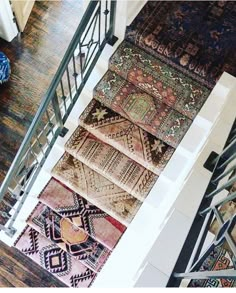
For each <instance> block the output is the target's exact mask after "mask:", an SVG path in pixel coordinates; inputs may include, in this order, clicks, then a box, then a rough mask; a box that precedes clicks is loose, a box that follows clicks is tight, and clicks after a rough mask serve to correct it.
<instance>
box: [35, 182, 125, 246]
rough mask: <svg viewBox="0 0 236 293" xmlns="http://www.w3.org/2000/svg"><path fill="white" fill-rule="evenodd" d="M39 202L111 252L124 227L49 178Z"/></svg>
mask: <svg viewBox="0 0 236 293" xmlns="http://www.w3.org/2000/svg"><path fill="white" fill-rule="evenodd" d="M39 200H40V201H41V202H42V203H44V204H45V205H47V206H48V207H50V208H51V209H52V210H54V211H55V212H56V213H57V214H59V215H61V216H62V217H63V218H66V219H68V220H70V221H71V222H72V223H73V224H74V225H76V226H77V227H79V228H81V229H83V230H84V231H85V232H86V233H87V234H89V235H90V236H92V237H93V238H94V239H96V240H97V241H99V242H101V243H102V244H103V245H105V246H106V247H107V248H108V249H110V250H113V249H114V247H115V245H116V244H117V242H118V241H119V239H120V237H121V236H122V234H123V233H124V231H125V229H126V227H125V226H124V225H122V224H121V223H119V222H118V221H117V220H115V219H114V218H112V217H111V216H109V215H108V214H106V213H105V212H104V211H102V210H100V209H99V208H98V207H96V206H95V205H93V204H91V203H90V202H88V201H87V200H86V199H85V198H83V197H82V196H80V195H79V194H77V193H75V192H74V191H72V190H71V189H69V188H68V187H66V186H64V185H62V184H61V183H60V182H58V181H57V180H55V179H54V178H51V179H50V181H49V182H48V184H47V185H46V187H45V188H44V190H43V191H42V192H41V193H40V195H39Z"/></svg>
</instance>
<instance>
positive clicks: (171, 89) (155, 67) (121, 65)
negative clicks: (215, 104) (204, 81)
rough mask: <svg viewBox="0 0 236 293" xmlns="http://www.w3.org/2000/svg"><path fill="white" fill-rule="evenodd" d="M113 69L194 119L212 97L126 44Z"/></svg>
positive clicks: (201, 88) (112, 64) (114, 58)
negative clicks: (208, 98) (209, 97)
mask: <svg viewBox="0 0 236 293" xmlns="http://www.w3.org/2000/svg"><path fill="white" fill-rule="evenodd" d="M109 69H110V70H112V71H114V72H116V73H117V74H118V75H120V76H122V77H123V78H125V79H126V80H128V81H130V82H131V83H132V84H134V85H135V86H136V87H138V88H140V89H142V90H144V91H145V92H146V93H148V94H149V95H151V96H153V97H155V98H157V99H158V100H160V101H162V102H164V103H165V104H167V105H169V106H170V107H172V108H174V109H175V110H177V111H178V112H180V113H182V114H183V115H185V116H187V117H189V118H190V119H193V118H194V117H195V116H196V115H197V113H198V112H199V110H200V109H201V107H202V105H203V104H204V102H205V101H206V99H207V97H208V96H209V90H208V89H207V88H205V87H203V86H201V85H200V84H198V83H197V82H196V81H194V80H193V79H191V78H189V77H187V76H186V75H184V74H183V73H181V72H179V71H177V70H176V69H174V68H173V67H170V66H168V65H167V64H165V63H164V62H162V61H160V60H158V59H156V58H154V57H152V56H151V55H150V54H147V53H145V52H144V51H143V50H141V49H139V48H138V47H136V46H134V45H132V44H131V43H129V42H126V41H124V42H122V44H121V45H120V46H119V48H118V49H117V51H116V52H115V53H114V55H113V56H112V57H111V59H110V61H109Z"/></svg>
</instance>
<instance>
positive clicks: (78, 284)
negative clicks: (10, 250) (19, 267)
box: [15, 226, 96, 288]
mask: <svg viewBox="0 0 236 293" xmlns="http://www.w3.org/2000/svg"><path fill="white" fill-rule="evenodd" d="M15 247H16V248H17V249H19V250H20V251H21V252H22V253H23V254H25V255H26V256H28V257H29V258H31V259H32V260H33V261H35V262H36V263H37V264H39V265H40V266H41V267H42V268H44V269H45V270H47V271H48V272H49V273H51V274H53V275H54V276H55V277H56V278H58V279H59V280H60V281H62V282H63V283H65V284H66V285H68V286H69V287H74V288H86V287H89V286H90V285H91V283H92V281H93V280H94V278H95V277H96V274H95V273H94V272H93V271H92V270H90V269H89V268H87V267H86V266H84V265H83V264H82V263H81V262H79V261H78V260H76V259H75V258H74V257H71V256H70V254H68V253H67V252H65V251H64V250H63V249H61V248H59V247H58V245H57V244H53V243H52V242H51V241H50V240H48V239H47V238H45V237H44V236H43V235H42V234H40V233H39V232H37V231H35V230H34V229H32V228H31V227H29V226H27V227H26V228H25V230H24V231H23V232H22V234H21V235H20V237H19V238H18V240H17V241H16V243H15Z"/></svg>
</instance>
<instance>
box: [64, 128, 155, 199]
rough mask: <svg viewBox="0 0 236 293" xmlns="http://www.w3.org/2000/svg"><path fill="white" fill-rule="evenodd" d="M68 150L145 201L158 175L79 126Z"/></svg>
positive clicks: (69, 141) (69, 143) (68, 145)
mask: <svg viewBox="0 0 236 293" xmlns="http://www.w3.org/2000/svg"><path fill="white" fill-rule="evenodd" d="M65 150H66V151H67V152H68V153H69V154H71V155H72V156H73V157H75V158H76V159H78V160H80V161H81V162H82V163H84V164H86V165H87V166H89V167H90V168H91V169H93V170H94V171H96V172H98V173H99V174H101V175H103V176H104V177H106V178H107V179H109V180H111V181H112V182H114V183H115V184H116V185H118V186H119V187H121V188H122V189H124V190H125V191H127V192H128V193H130V194H131V195H133V196H134V197H136V198H137V199H139V200H141V201H144V199H145V198H146V197H147V195H148V193H149V192H150V190H151V189H152V187H153V185H154V184H155V182H156V180H157V178H158V176H157V175H155V174H154V173H152V172H151V171H149V170H147V169H145V168H144V167H143V166H141V165H140V164H138V163H137V162H135V161H134V160H132V159H130V158H129V157H127V156H126V155H124V154H123V153H121V152H120V151H118V150H117V149H115V148H114V147H112V146H110V145H108V144H106V143H104V142H103V141H101V140H100V139H98V138H97V137H96V136H94V135H93V134H91V133H90V132H88V131H87V130H86V129H84V128H83V127H81V126H79V127H78V128H77V129H76V130H75V132H74V133H73V134H72V136H71V137H70V139H69V140H68V142H67V143H66V145H65Z"/></svg>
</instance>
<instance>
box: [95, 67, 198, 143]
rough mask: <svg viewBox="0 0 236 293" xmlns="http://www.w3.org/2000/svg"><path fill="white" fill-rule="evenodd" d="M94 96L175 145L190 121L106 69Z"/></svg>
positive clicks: (159, 137)
mask: <svg viewBox="0 0 236 293" xmlns="http://www.w3.org/2000/svg"><path fill="white" fill-rule="evenodd" d="M94 98H95V99H96V100H98V101H100V102H101V103H103V104H104V105H105V106H106V107H108V108H110V109H112V110H113V111H115V112H117V113H119V114H120V115H121V116H123V117H125V118H127V119H128V120H130V121H131V122H133V123H135V124H137V125H138V126H140V127H141V128H143V129H144V130H146V131H147V132H149V133H151V134H153V135H154V136H156V137H157V138H158V139H161V140H163V141H164V142H166V143H167V144H169V145H171V146H172V147H175V148H176V147H177V146H178V144H179V143H180V141H181V140H182V138H183V137H184V135H185V133H186V132H187V130H188V128H189V127H190V125H191V123H192V121H191V120H190V119H189V118H187V117H186V116H183V115H182V114H180V113H179V112H177V111H176V110H174V109H172V108H170V107H169V106H167V105H166V104H164V103H163V102H160V101H159V100H158V99H156V98H153V97H152V96H150V95H148V94H147V93H145V92H144V91H143V90H141V89H139V88H137V87H135V86H134V85H133V84H132V83H130V82H128V81H126V80H125V79H123V78H122V77H121V76H119V75H118V74H116V73H115V72H112V71H109V70H108V71H107V72H106V74H105V75H104V76H103V78H102V80H101V81H100V82H99V83H98V84H97V86H96V87H95V89H94Z"/></svg>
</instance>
